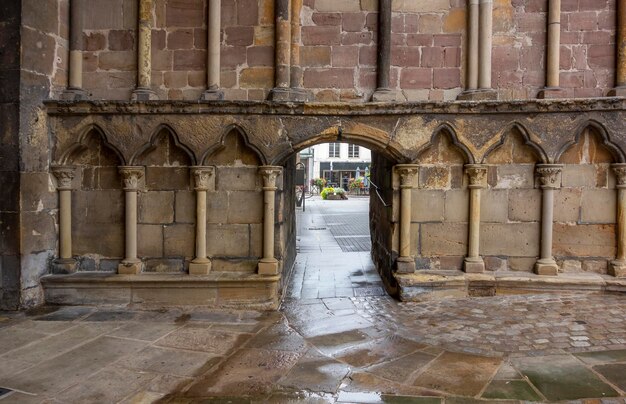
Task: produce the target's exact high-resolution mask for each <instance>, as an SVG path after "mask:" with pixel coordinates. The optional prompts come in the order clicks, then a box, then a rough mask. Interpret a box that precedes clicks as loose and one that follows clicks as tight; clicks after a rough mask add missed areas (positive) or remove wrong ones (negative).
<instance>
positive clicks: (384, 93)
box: [372, 0, 398, 101]
mask: <svg viewBox="0 0 626 404" xmlns="http://www.w3.org/2000/svg"><path fill="white" fill-rule="evenodd" d="M376 46H377V57H378V58H377V62H376V91H375V92H374V94H373V95H372V101H397V99H398V93H397V91H394V90H391V89H390V88H389V74H390V72H391V0H378V44H377V45H376Z"/></svg>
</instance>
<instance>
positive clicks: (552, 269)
mask: <svg viewBox="0 0 626 404" xmlns="http://www.w3.org/2000/svg"><path fill="white" fill-rule="evenodd" d="M535 273H536V274H537V275H546V276H557V275H558V273H559V266H558V265H557V264H556V262H555V261H554V260H553V259H545V260H544V259H540V260H538V261H537V262H536V263H535Z"/></svg>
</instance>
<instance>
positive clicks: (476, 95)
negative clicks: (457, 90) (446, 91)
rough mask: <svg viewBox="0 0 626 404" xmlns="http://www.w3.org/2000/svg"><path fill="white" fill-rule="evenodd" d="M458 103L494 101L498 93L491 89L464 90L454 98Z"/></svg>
mask: <svg viewBox="0 0 626 404" xmlns="http://www.w3.org/2000/svg"><path fill="white" fill-rule="evenodd" d="M456 99H457V100H460V101H496V100H497V99H498V92H497V91H496V90H493V89H480V90H466V91H463V92H462V93H461V94H459V95H458V96H457V97H456Z"/></svg>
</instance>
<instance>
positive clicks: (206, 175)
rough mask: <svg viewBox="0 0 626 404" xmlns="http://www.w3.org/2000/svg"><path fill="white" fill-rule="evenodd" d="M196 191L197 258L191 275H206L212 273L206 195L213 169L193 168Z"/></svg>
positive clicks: (190, 265)
mask: <svg viewBox="0 0 626 404" xmlns="http://www.w3.org/2000/svg"><path fill="white" fill-rule="evenodd" d="M192 172H193V177H194V180H195V185H196V186H195V190H196V257H195V258H194V259H193V261H191V263H190V264H189V274H190V275H206V274H208V273H209V272H210V271H211V260H210V259H209V258H208V257H207V253H206V193H207V191H208V190H209V186H210V182H211V177H213V175H214V173H215V169H214V168H213V167H202V166H199V167H193V168H192Z"/></svg>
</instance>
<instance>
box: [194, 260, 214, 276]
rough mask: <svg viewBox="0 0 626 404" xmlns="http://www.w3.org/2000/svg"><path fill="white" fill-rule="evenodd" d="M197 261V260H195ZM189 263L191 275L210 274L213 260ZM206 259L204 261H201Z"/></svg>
mask: <svg viewBox="0 0 626 404" xmlns="http://www.w3.org/2000/svg"><path fill="white" fill-rule="evenodd" d="M194 261H196V260H194ZM194 261H192V262H190V263H189V275H208V274H209V272H211V261H210V260H208V259H206V260H197V262H194ZM201 261H204V262H201Z"/></svg>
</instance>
